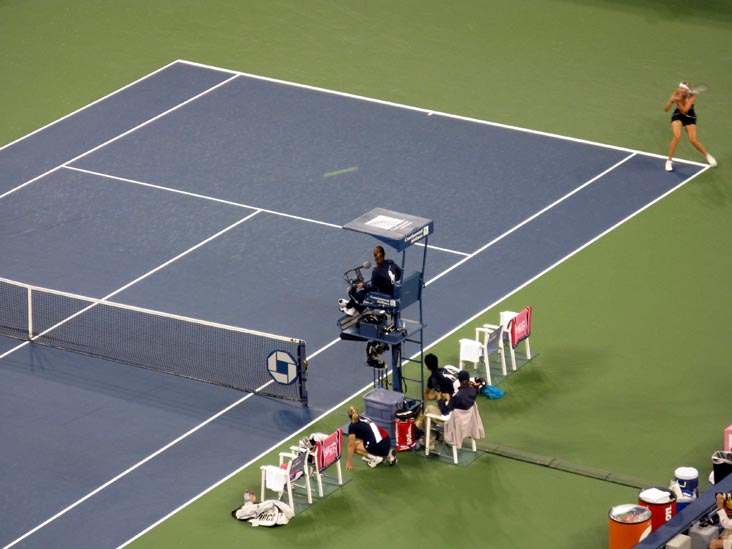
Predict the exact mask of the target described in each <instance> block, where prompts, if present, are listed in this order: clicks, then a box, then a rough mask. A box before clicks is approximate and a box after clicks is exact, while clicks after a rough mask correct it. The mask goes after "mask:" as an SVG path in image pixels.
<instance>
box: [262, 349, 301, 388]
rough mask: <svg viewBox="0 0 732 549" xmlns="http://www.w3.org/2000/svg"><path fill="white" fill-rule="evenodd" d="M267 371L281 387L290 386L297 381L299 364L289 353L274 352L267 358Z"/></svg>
mask: <svg viewBox="0 0 732 549" xmlns="http://www.w3.org/2000/svg"><path fill="white" fill-rule="evenodd" d="M267 371H268V372H269V375H270V377H271V378H272V379H273V380H275V381H276V382H277V383H279V384H281V385H290V384H291V383H293V382H295V381H296V380H297V362H296V361H295V359H294V358H292V355H291V354H290V353H288V352H287V351H272V352H271V353H270V354H269V356H268V357H267Z"/></svg>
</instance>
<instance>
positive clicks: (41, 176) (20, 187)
mask: <svg viewBox="0 0 732 549" xmlns="http://www.w3.org/2000/svg"><path fill="white" fill-rule="evenodd" d="M236 78H238V76H232V77H231V78H227V79H226V80H224V81H223V82H219V83H218V84H216V85H215V86H212V87H210V88H208V89H207V90H204V91H202V92H201V93H199V94H197V95H194V96H193V97H189V98H188V99H186V100H185V101H183V102H182V103H179V104H177V105H175V106H174V107H171V108H169V109H168V110H167V111H164V112H161V113H160V114H157V115H155V116H153V117H152V118H150V119H149V120H146V121H145V122H143V123H141V124H138V125H137V126H135V127H134V128H130V129H129V130H127V131H126V132H123V133H121V134H119V135H118V136H116V137H113V138H112V139H108V140H107V141H105V142H104V143H102V144H100V145H97V146H96V147H94V148H93V149H89V150H88V151H86V152H84V153H82V154H80V155H78V156H75V157H74V158H72V159H70V160H67V161H66V162H64V163H63V164H59V165H58V166H56V167H55V168H51V169H50V170H48V171H46V172H44V173H42V174H41V175H38V176H36V177H34V178H33V179H29V180H28V181H26V182H25V183H21V184H20V185H18V186H17V187H15V188H14V189H10V190H9V191H7V192H5V193H3V194H0V199H3V198H5V197H6V196H8V195H9V194H12V193H14V192H15V191H18V190H20V189H22V188H24V187H26V186H28V185H30V184H31V183H33V182H34V181H38V180H39V179H41V178H43V177H46V176H47V175H49V174H51V173H53V172H55V171H56V170H58V169H59V168H62V167H63V166H65V165H66V164H69V163H71V162H75V161H76V160H79V159H80V158H84V157H85V156H86V155H88V154H91V153H93V152H94V151H98V150H99V149H101V148H102V147H106V146H107V145H109V144H110V143H113V142H114V141H117V140H118V139H121V138H122V137H125V136H126V135H129V134H131V133H132V132H134V131H137V130H139V129H140V128H142V127H144V126H147V125H148V124H150V123H152V122H155V121H156V120H158V119H160V118H162V117H163V116H166V115H167V114H170V113H171V112H173V111H175V110H177V109H179V108H181V107H182V106H184V105H187V104H188V103H191V102H192V101H195V100H196V99H199V98H201V97H203V96H204V95H206V94H207V93H211V92H212V91H213V90H215V89H217V88H219V87H221V86H224V85H226V84H228V83H229V82H231V81H232V80H234V79H236Z"/></svg>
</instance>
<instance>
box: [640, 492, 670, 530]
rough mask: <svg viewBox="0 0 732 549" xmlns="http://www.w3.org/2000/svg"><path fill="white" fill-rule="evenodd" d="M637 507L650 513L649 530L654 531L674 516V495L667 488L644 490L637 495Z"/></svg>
mask: <svg viewBox="0 0 732 549" xmlns="http://www.w3.org/2000/svg"><path fill="white" fill-rule="evenodd" d="M638 505H642V506H643V507H647V508H648V509H649V510H650V511H651V528H652V530H655V529H657V528H658V527H659V526H663V525H664V524H666V523H667V522H668V521H669V520H671V518H672V517H673V516H674V515H675V514H676V495H675V494H674V493H673V492H672V491H671V490H669V489H668V488H646V489H644V490H641V491H640V493H639V494H638Z"/></svg>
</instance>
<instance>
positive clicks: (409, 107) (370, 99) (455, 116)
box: [178, 59, 708, 167]
mask: <svg viewBox="0 0 732 549" xmlns="http://www.w3.org/2000/svg"><path fill="white" fill-rule="evenodd" d="M178 62H179V63H184V64H186V65H192V66H195V67H201V68H203V69H209V70H215V71H221V72H226V73H229V74H237V75H240V76H246V77H248V78H254V79H257V80H263V81H266V82H272V83H273V84H283V85H286V86H294V87H297V88H303V89H306V90H311V91H317V92H323V93H328V94H332V95H338V96H341V97H348V98H350V99H358V100H361V101H368V102H369V103H378V104H380V105H386V106H389V107H397V108H400V109H407V110H411V111H417V112H422V113H425V114H429V115H433V116H434V115H439V116H444V117H447V118H453V119H455V120H463V121H465V122H474V123H477V124H484V125H487V126H493V127H496V128H503V129H507V130H514V131H518V132H523V133H529V134H533V135H540V136H543V137H551V138H553V139H561V140H563V141H571V142H574V143H582V144H585V145H593V146H596V147H602V148H605V149H613V150H616V151H623V152H627V153H636V154H640V155H643V156H651V157H655V158H662V159H664V160H665V159H666V158H667V156H666V155H665V154H656V153H649V152H645V151H640V150H636V149H630V148H627V147H619V146H617V145H608V144H606V143H599V142H597V141H589V140H587V139H579V138H577V137H568V136H566V135H560V134H556V133H549V132H543V131H539V130H532V129H530V128H522V127H520V126H511V125H509V124H501V123H499V122H491V121H489V120H481V119H479V118H471V117H467V116H461V115H458V114H450V113H446V112H440V111H435V110H432V109H425V108H422V107H415V106H412V105H406V104H403V103H395V102H393V101H385V100H383V99H376V98H373V97H366V96H363V95H355V94H352V93H347V92H341V91H337V90H330V89H327V88H319V87H317V86H310V85H308V84H300V83H298V82H290V81H287V80H280V79H277V78H270V77H268V76H261V75H258V74H251V73H247V72H241V71H235V70H231V69H224V68H221V67H216V66H214V65H206V64H204V63H196V62H194V61H186V60H185V59H178ZM674 161H676V158H674ZM678 161H679V162H682V163H686V164H691V165H694V166H701V167H708V166H707V164H703V163H701V162H695V161H693V160H683V159H679V160H678Z"/></svg>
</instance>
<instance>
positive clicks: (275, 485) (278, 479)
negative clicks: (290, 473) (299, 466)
mask: <svg viewBox="0 0 732 549" xmlns="http://www.w3.org/2000/svg"><path fill="white" fill-rule="evenodd" d="M265 473H266V476H267V487H268V488H269V489H270V490H274V491H275V492H281V491H282V490H284V489H285V484H286V483H287V471H286V470H285V469H280V468H279V467H275V466H274V465H268V466H267V469H266V470H265Z"/></svg>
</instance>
